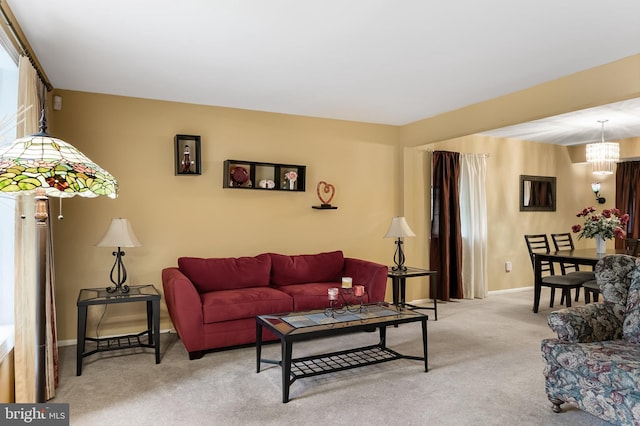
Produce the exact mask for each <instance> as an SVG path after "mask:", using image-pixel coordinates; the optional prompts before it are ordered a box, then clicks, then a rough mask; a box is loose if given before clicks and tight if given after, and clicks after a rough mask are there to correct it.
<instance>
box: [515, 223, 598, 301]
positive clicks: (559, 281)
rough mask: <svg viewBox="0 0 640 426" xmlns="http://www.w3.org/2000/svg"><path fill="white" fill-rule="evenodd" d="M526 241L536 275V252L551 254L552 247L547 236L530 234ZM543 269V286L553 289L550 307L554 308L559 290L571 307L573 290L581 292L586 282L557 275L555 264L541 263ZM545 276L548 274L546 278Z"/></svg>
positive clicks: (526, 236)
mask: <svg viewBox="0 0 640 426" xmlns="http://www.w3.org/2000/svg"><path fill="white" fill-rule="evenodd" d="M524 240H525V242H526V243H527V249H528V250H529V257H530V259H531V266H532V267H533V272H534V274H535V260H534V256H535V254H536V252H544V253H549V252H550V251H551V247H550V246H549V239H548V238H547V234H528V235H525V236H524ZM541 267H542V268H541V269H542V274H543V277H542V283H541V284H542V286H543V287H549V288H550V289H551V298H550V301H549V307H550V308H553V303H554V301H555V291H556V289H559V290H560V291H561V292H562V300H561V301H560V302H561V303H562V302H565V301H566V306H567V307H570V306H571V289H575V290H576V291H579V290H580V287H582V283H583V282H585V281H586V280H584V279H583V278H579V277H577V276H573V277H572V276H569V275H563V274H561V275H556V273H555V268H554V265H553V262H549V261H542V263H541ZM544 274H547V275H546V276H545V275H544ZM534 279H535V277H534Z"/></svg>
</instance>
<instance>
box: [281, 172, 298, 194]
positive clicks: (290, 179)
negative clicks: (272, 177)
mask: <svg viewBox="0 0 640 426" xmlns="http://www.w3.org/2000/svg"><path fill="white" fill-rule="evenodd" d="M296 180H298V173H296V172H295V171H293V170H291V171H290V172H287V173H285V174H284V181H285V188H286V187H287V186H288V187H289V189H290V190H292V191H293V190H294V189H296Z"/></svg>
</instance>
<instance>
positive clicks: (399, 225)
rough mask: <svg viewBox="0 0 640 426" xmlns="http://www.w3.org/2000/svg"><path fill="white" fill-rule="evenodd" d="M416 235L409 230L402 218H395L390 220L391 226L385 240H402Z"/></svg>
mask: <svg viewBox="0 0 640 426" xmlns="http://www.w3.org/2000/svg"><path fill="white" fill-rule="evenodd" d="M415 236H416V234H414V232H413V231H412V230H411V228H410V227H409V224H408V223H407V220H406V219H405V218H404V216H396V217H394V218H393V219H391V225H390V226H389V230H388V231H387V234H386V235H385V236H384V237H385V238H402V237H415Z"/></svg>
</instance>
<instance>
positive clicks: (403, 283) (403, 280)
mask: <svg viewBox="0 0 640 426" xmlns="http://www.w3.org/2000/svg"><path fill="white" fill-rule="evenodd" d="M406 294H407V279H406V278H404V277H402V278H400V305H401V306H402V308H404V305H405V303H406V302H407V298H406Z"/></svg>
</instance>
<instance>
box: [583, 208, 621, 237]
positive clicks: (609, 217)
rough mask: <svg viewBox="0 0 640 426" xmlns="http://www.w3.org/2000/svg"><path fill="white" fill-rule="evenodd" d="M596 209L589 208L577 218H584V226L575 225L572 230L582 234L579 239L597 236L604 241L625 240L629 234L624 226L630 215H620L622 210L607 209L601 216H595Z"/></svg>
mask: <svg viewBox="0 0 640 426" xmlns="http://www.w3.org/2000/svg"><path fill="white" fill-rule="evenodd" d="M595 211H596V209H595V207H587V208H585V209H583V210H582V211H579V212H578V213H577V214H576V216H577V217H584V218H585V220H584V226H581V225H573V226H572V227H571V230H572V231H573V232H575V233H580V235H579V236H578V238H594V237H595V236H596V235H600V237H601V238H602V239H604V240H608V239H611V238H624V237H626V236H627V233H626V232H625V230H624V229H623V226H624V225H626V224H627V222H629V215H628V214H626V213H625V214H623V215H621V214H620V210H618V209H616V208H613V209H605V210H603V211H602V213H600V214H595Z"/></svg>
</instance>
